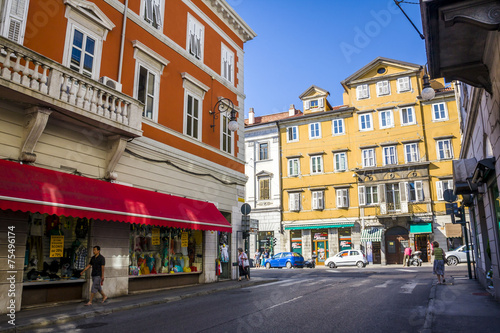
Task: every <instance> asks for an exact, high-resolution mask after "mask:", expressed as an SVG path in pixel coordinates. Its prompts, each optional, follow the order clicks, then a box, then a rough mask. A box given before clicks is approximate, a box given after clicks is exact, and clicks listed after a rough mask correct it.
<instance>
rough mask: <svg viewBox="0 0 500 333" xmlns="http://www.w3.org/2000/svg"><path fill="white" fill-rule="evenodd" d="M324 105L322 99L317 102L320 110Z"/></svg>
mask: <svg viewBox="0 0 500 333" xmlns="http://www.w3.org/2000/svg"><path fill="white" fill-rule="evenodd" d="M324 105H325V104H324V101H323V98H320V99H319V100H318V106H319V107H320V108H322V107H323V106H324Z"/></svg>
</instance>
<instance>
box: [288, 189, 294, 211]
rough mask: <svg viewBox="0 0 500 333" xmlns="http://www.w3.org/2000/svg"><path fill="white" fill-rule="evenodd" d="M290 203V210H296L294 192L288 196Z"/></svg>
mask: <svg viewBox="0 0 500 333" xmlns="http://www.w3.org/2000/svg"><path fill="white" fill-rule="evenodd" d="M288 205H289V206H290V207H289V208H290V210H291V211H294V210H295V198H294V193H290V194H289V198H288Z"/></svg>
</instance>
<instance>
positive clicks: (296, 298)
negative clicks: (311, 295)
mask: <svg viewBox="0 0 500 333" xmlns="http://www.w3.org/2000/svg"><path fill="white" fill-rule="evenodd" d="M299 298H302V296H299V297H295V298H292V299H290V300H288V301H285V302H282V303H279V304H275V305H273V306H270V307H268V309H272V308H275V307H277V306H280V305H283V304H286V303H290V302H293V301H295V300H298V299H299Z"/></svg>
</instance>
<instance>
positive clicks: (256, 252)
mask: <svg viewBox="0 0 500 333" xmlns="http://www.w3.org/2000/svg"><path fill="white" fill-rule="evenodd" d="M259 267H260V251H259V249H257V250H255V268H259Z"/></svg>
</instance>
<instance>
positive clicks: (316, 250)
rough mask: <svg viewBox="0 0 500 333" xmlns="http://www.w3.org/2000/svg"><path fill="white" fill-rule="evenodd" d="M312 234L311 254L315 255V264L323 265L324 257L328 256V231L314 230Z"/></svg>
mask: <svg viewBox="0 0 500 333" xmlns="http://www.w3.org/2000/svg"><path fill="white" fill-rule="evenodd" d="M312 235H313V255H316V256H317V258H316V264H317V265H324V264H325V260H326V258H328V255H329V253H328V232H327V231H319V230H318V231H315V232H313V233H312Z"/></svg>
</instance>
